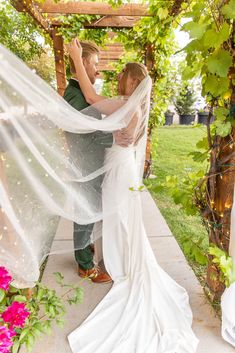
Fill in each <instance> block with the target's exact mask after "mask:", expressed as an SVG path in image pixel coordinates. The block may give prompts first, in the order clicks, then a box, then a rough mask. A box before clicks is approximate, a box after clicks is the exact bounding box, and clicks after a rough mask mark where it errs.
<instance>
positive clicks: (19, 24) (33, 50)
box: [0, 0, 43, 61]
mask: <svg viewBox="0 0 235 353" xmlns="http://www.w3.org/2000/svg"><path fill="white" fill-rule="evenodd" d="M0 23H1V28H0V43H1V44H3V45H5V46H6V47H7V48H8V49H10V50H11V51H12V52H13V53H15V54H16V55H17V56H19V57H20V58H21V59H22V60H24V61H29V60H32V59H33V58H34V57H35V56H39V55H40V54H41V53H42V52H43V46H42V44H40V43H39V41H38V38H40V37H41V38H42V31H41V30H40V29H39V28H38V27H37V26H36V24H35V22H34V21H33V19H32V18H31V17H30V16H29V15H27V14H25V13H19V12H17V11H16V10H15V9H14V8H13V7H12V6H11V5H10V2H9V1H8V0H6V1H1V2H0Z"/></svg>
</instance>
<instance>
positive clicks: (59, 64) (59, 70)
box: [52, 27, 66, 96]
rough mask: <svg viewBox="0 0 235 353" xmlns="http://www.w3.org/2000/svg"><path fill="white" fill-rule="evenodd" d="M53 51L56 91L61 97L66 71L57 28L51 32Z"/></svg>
mask: <svg viewBox="0 0 235 353" xmlns="http://www.w3.org/2000/svg"><path fill="white" fill-rule="evenodd" d="M52 39H53V49H54V55H55V69H56V80H57V91H58V93H59V94H60V95H61V96H63V94H64V91H65V88H66V69H65V62H64V41H63V37H62V35H61V34H59V33H58V31H57V28H56V27H54V29H53V30H52Z"/></svg>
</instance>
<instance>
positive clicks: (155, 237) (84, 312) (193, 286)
mask: <svg viewBox="0 0 235 353" xmlns="http://www.w3.org/2000/svg"><path fill="white" fill-rule="evenodd" d="M142 201H143V210H144V222H145V226H146V230H147V234H148V237H149V240H150V242H151V245H152V247H153V250H154V253H155V255H156V258H157V260H158V262H159V264H160V265H161V266H162V268H163V269H164V270H165V271H166V272H168V274H169V275H170V276H172V277H173V278H174V279H175V280H176V281H177V282H178V283H179V284H180V285H182V286H183V287H185V288H186V290H187V291H188V293H189V297H190V303H191V307H192V310H193V314H194V322H193V329H194V332H195V333H196V335H197V337H198V338H199V340H200V343H199V347H198V351H197V353H232V352H233V353H234V348H233V347H232V346H230V345H229V344H227V343H226V342H224V341H223V340H222V338H221V333H220V319H219V318H218V317H217V316H216V315H215V312H214V310H213V309H212V307H211V306H210V304H209V303H208V301H207V299H206V297H205V295H204V292H203V290H202V288H201V286H200V284H199V282H198V280H197V278H196V277H195V275H194V272H193V271H192V270H191V268H190V267H189V265H188V263H187V262H186V260H185V257H184V255H183V253H182V251H181V249H180V247H179V246H178V244H177V242H176V240H175V238H174V236H173V235H172V233H171V231H170V229H169V228H168V226H167V224H166V222H165V220H164V218H163V217H162V215H161V213H160V212H159V210H158V208H157V207H156V205H155V203H154V201H153V199H152V198H151V196H150V194H149V193H148V192H143V193H142ZM58 242H63V244H66V243H67V242H72V224H71V222H68V221H65V220H61V221H60V224H59V227H58V231H57V234H56V239H55V242H54V246H56V245H57V244H58ZM53 272H61V273H62V274H63V275H64V277H65V280H66V283H77V284H79V282H80V279H79V277H78V275H77V267H76V264H75V261H74V258H73V253H66V254H63V255H52V256H50V258H49V260H48V263H47V266H46V269H45V271H44V275H43V279H42V282H43V283H44V284H46V285H48V286H50V287H51V288H55V289H57V290H58V292H59V291H60V290H61V289H60V288H59V287H58V285H57V284H56V283H55V280H54V276H53V275H52V274H53ZM82 287H83V288H84V301H83V303H82V304H80V305H78V306H75V305H73V306H67V313H66V324H65V327H64V328H63V329H61V328H57V327H56V328H54V329H53V333H52V335H51V336H46V335H45V336H42V338H41V339H40V340H38V342H37V344H36V345H35V347H34V349H33V353H44V352H46V353H58V352H59V353H71V351H70V348H69V345H68V342H67V335H68V334H69V333H70V332H71V331H73V330H74V329H75V328H76V327H77V326H78V325H79V324H80V323H81V322H82V321H83V320H84V319H85V318H86V317H87V316H88V315H89V313H90V312H91V311H92V310H93V309H94V308H95V306H96V305H97V303H98V302H99V301H100V300H101V299H102V298H103V297H104V296H105V294H106V293H107V292H108V291H109V289H110V287H111V285H110V284H107V285H100V284H93V283H92V282H90V281H84V282H83V283H82ZM100 329H102V328H100ZM25 352H26V351H25V350H24V349H21V351H20V353H25ZM91 353H93V352H91ZM124 353H128V352H124Z"/></svg>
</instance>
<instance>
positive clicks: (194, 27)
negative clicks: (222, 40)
mask: <svg viewBox="0 0 235 353" xmlns="http://www.w3.org/2000/svg"><path fill="white" fill-rule="evenodd" d="M206 27H207V24H205V23H203V24H202V23H197V22H193V21H192V22H188V23H185V24H184V25H183V27H182V30H185V31H187V32H189V35H190V37H191V38H196V39H200V38H202V36H203V34H204V33H205V31H206Z"/></svg>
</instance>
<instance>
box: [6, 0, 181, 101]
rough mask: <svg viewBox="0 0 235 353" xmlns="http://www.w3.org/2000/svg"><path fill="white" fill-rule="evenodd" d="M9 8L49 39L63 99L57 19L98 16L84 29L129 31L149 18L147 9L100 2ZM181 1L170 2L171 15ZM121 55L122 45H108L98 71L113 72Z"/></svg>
mask: <svg viewBox="0 0 235 353" xmlns="http://www.w3.org/2000/svg"><path fill="white" fill-rule="evenodd" d="M11 2H12V5H13V6H14V7H15V8H16V10H17V11H19V12H27V13H28V14H29V15H30V16H31V17H32V18H33V19H34V20H35V21H36V23H37V24H38V25H39V26H40V27H42V28H43V29H44V30H45V31H46V32H47V33H48V34H49V35H50V37H51V38H52V40H53V48H54V55H55V67H56V79H57V89H58V92H59V94H61V95H63V92H64V90H65V87H66V72H65V63H64V43H63V37H62V36H61V35H59V34H58V28H59V27H60V26H63V23H61V22H59V21H58V19H57V18H58V15H71V14H77V15H99V16H101V18H100V19H98V20H96V21H94V22H92V23H85V24H84V28H110V29H111V30H112V28H132V27H133V26H134V25H135V23H136V22H138V21H139V20H140V19H141V18H142V17H144V16H151V15H150V13H149V10H148V6H147V5H143V4H137V3H128V4H124V5H122V6H120V7H118V8H113V7H112V6H111V5H109V4H106V3H102V2H98V3H96V2H82V1H66V2H63V1H60V2H59V3H55V2H54V1H53V0H45V2H44V3H37V2H36V1H33V0H12V1H11ZM182 2H183V0H178V1H177V0H173V1H172V4H173V5H172V9H171V12H172V13H173V14H175V15H176V14H177V13H178V12H179V10H180V7H181V4H182ZM151 51H152V49H151V46H147V49H146V65H147V67H148V69H149V70H151V68H152V67H153V61H152V57H153V55H151ZM123 54H124V50H123V47H122V45H121V44H118V43H115V44H108V45H107V46H106V48H105V49H103V50H102V51H101V55H100V62H99V70H100V71H105V70H113V67H112V65H111V64H112V63H113V62H115V61H117V60H119V59H120V57H121V56H122V55H123Z"/></svg>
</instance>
